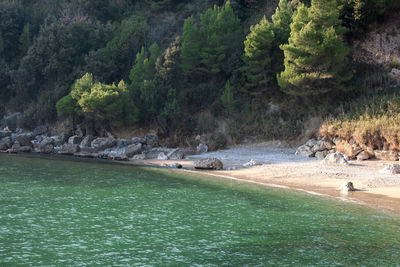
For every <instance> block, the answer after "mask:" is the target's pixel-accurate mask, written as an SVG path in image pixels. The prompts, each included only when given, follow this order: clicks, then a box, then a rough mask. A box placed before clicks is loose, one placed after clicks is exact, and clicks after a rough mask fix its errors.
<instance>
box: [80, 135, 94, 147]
mask: <svg viewBox="0 0 400 267" xmlns="http://www.w3.org/2000/svg"><path fill="white" fill-rule="evenodd" d="M93 140H94V136H93V135H90V134H89V135H86V136H85V137H84V138H83V139H82V141H81V143H80V144H79V146H80V147H81V148H82V147H91V146H92V141H93Z"/></svg>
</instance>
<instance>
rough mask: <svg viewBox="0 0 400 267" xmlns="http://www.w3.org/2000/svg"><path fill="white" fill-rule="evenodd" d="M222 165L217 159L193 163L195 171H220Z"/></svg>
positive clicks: (200, 160)
mask: <svg viewBox="0 0 400 267" xmlns="http://www.w3.org/2000/svg"><path fill="white" fill-rule="evenodd" d="M223 167H224V165H223V164H222V162H221V161H220V160H219V159H217V158H206V159H199V160H196V161H195V162H194V168H195V169H204V170H222V169H223Z"/></svg>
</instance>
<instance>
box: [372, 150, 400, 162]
mask: <svg viewBox="0 0 400 267" xmlns="http://www.w3.org/2000/svg"><path fill="white" fill-rule="evenodd" d="M374 153H375V158H377V159H380V160H388V161H396V160H399V154H398V153H397V152H394V151H391V150H374Z"/></svg>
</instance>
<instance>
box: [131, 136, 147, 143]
mask: <svg viewBox="0 0 400 267" xmlns="http://www.w3.org/2000/svg"><path fill="white" fill-rule="evenodd" d="M132 144H146V139H145V138H142V137H133V138H132Z"/></svg>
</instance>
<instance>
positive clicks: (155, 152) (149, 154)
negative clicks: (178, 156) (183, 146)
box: [142, 147, 171, 159]
mask: <svg viewBox="0 0 400 267" xmlns="http://www.w3.org/2000/svg"><path fill="white" fill-rule="evenodd" d="M142 151H143V149H142ZM161 152H162V153H164V154H165V155H168V153H169V152H171V149H170V148H164V147H155V148H152V149H150V150H146V151H143V153H144V154H145V155H146V159H156V158H158V156H159V155H160V153H161Z"/></svg>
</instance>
